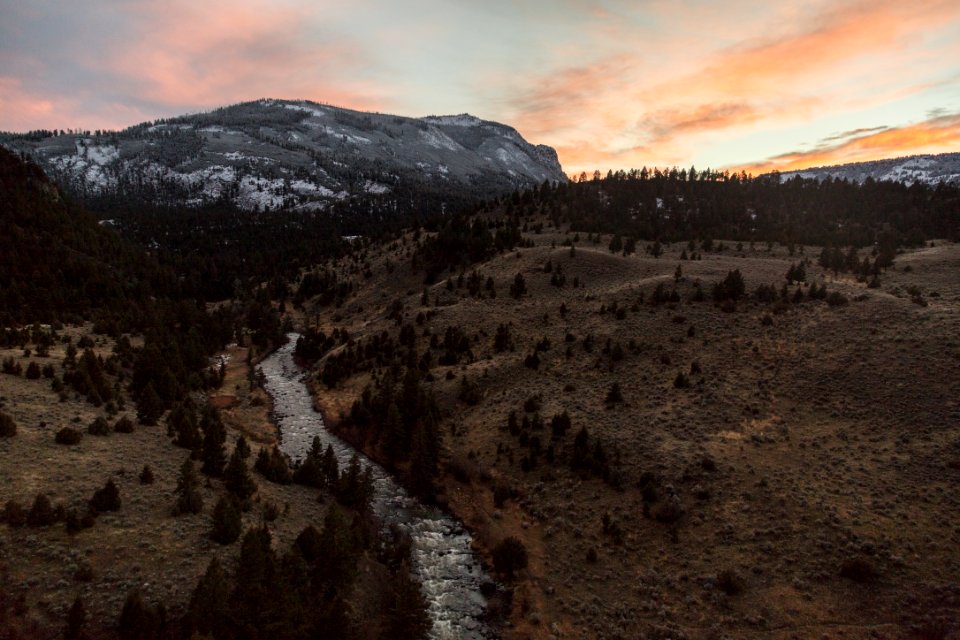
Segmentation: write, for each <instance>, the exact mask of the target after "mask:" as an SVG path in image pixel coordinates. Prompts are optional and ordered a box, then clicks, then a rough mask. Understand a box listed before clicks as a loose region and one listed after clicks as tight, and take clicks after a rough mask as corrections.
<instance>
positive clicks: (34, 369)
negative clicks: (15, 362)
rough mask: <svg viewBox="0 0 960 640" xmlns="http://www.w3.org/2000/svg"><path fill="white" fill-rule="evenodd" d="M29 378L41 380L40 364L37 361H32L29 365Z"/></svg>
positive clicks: (27, 375)
mask: <svg viewBox="0 0 960 640" xmlns="http://www.w3.org/2000/svg"><path fill="white" fill-rule="evenodd" d="M26 377H27V380H39V379H40V365H39V364H37V362H36V361H32V362H31V363H30V364H29V365H27V373H26Z"/></svg>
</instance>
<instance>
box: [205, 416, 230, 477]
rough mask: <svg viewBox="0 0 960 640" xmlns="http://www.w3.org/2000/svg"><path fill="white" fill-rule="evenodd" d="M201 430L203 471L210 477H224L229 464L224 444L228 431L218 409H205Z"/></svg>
mask: <svg viewBox="0 0 960 640" xmlns="http://www.w3.org/2000/svg"><path fill="white" fill-rule="evenodd" d="M200 429H201V430H202V431H203V449H202V453H201V457H202V459H203V466H202V467H201V471H203V473H205V474H206V475H208V476H213V477H214V478H219V477H220V476H221V475H223V468H224V466H226V464H227V452H226V449H225V448H224V443H225V442H226V441H227V430H226V429H225V428H224V426H223V422H222V421H221V420H220V412H219V411H217V409H216V407H214V406H212V405H207V406H206V407H204V409H203V417H202V418H201V420H200Z"/></svg>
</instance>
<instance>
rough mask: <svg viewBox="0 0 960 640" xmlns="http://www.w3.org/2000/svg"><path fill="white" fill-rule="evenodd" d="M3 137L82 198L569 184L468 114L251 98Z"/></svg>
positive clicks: (462, 190)
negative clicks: (116, 128)
mask: <svg viewBox="0 0 960 640" xmlns="http://www.w3.org/2000/svg"><path fill="white" fill-rule="evenodd" d="M55 133H56V132H52V131H41V132H32V133H30V134H0V143H3V144H4V145H5V146H7V147H9V148H12V149H14V150H17V151H22V152H25V153H28V154H29V155H31V156H32V157H33V158H34V159H35V160H36V161H37V162H38V163H40V165H41V166H42V167H43V168H44V170H45V171H46V172H47V173H48V174H49V175H50V176H51V177H52V178H53V179H54V180H56V181H57V182H58V183H59V184H60V185H62V186H63V187H64V188H66V189H68V190H69V191H71V192H73V193H75V194H78V195H79V196H81V197H84V198H108V199H111V200H112V201H115V200H116V199H117V198H119V199H122V200H124V201H132V202H134V203H136V202H137V201H138V200H139V201H143V202H150V203H154V204H163V205H171V206H187V207H201V206H205V205H210V204H223V203H227V204H230V205H233V206H235V207H237V208H239V209H245V210H258V211H272V210H280V209H283V210H306V211H316V210H324V209H326V208H327V207H328V206H329V205H331V204H334V203H339V202H344V201H349V200H351V199H354V198H358V197H359V198H365V199H370V198H374V199H377V198H379V199H380V200H390V199H392V198H395V199H403V198H404V197H405V196H404V194H405V193H408V192H409V191H410V190H411V189H413V190H418V191H424V190H427V191H433V192H437V193H439V194H440V196H442V195H443V194H444V193H450V194H454V193H455V194H456V195H457V196H458V197H461V198H462V197H464V196H465V195H467V196H469V195H473V196H475V197H476V199H480V198H486V197H490V196H492V195H497V194H500V193H505V192H509V191H512V190H514V189H519V188H525V187H529V186H532V185H536V184H541V183H543V182H544V181H551V182H554V181H565V180H566V177H565V175H564V173H563V169H562V168H561V166H560V162H559V161H558V159H557V153H556V151H555V150H554V149H552V148H551V147H548V146H545V145H533V144H530V143H529V142H527V141H526V140H524V139H523V137H522V136H521V135H520V134H519V133H518V132H517V131H516V130H515V129H514V128H512V127H510V126H507V125H504V124H500V123H497V122H490V121H486V120H481V119H480V118H476V117H474V116H471V115H469V114H461V115H455V116H428V117H425V118H407V117H401V116H394V115H387V114H379V113H364V112H360V111H352V110H350V109H343V108H339V107H333V106H328V105H323V104H318V103H315V102H310V101H306V100H269V99H263V100H256V101H253V102H245V103H241V104H236V105H232V106H228V107H223V108H219V109H214V110H213V111H209V112H205V113H197V114H191V115H184V116H180V117H176V118H170V119H165V120H157V121H154V122H148V123H143V124H139V125H136V126H133V127H130V128H128V129H125V130H123V131H120V132H103V133H99V134H97V133H94V134H92V135H90V134H89V132H87V133H86V134H77V133H70V134H64V135H55Z"/></svg>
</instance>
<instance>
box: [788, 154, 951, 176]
mask: <svg viewBox="0 0 960 640" xmlns="http://www.w3.org/2000/svg"><path fill="white" fill-rule="evenodd" d="M796 176H800V177H801V178H816V179H817V180H823V179H825V178H843V179H847V180H851V181H855V182H863V181H864V180H866V179H867V178H873V179H874V180H878V181H879V180H892V181H896V182H903V183H906V184H912V183H913V182H918V181H919V182H923V183H926V184H936V183H938V182H960V153H941V154H937V155H922V156H907V157H905V158H890V159H887V160H874V161H872V162H853V163H850V164H840V165H834V166H829V167H814V168H812V169H804V170H802V171H786V172H784V173H781V174H780V179H781V180H790V179H792V178H794V177H796Z"/></svg>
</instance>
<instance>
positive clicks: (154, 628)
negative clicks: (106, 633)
mask: <svg viewBox="0 0 960 640" xmlns="http://www.w3.org/2000/svg"><path fill="white" fill-rule="evenodd" d="M161 625H162V619H161V616H160V613H159V612H158V611H157V610H156V609H154V608H153V607H150V606H147V605H146V604H144V602H143V598H141V597H140V592H139V591H133V592H131V593H130V595H128V596H127V599H126V601H125V602H124V603H123V611H121V612H120V622H119V624H118V625H117V626H118V631H119V633H120V640H154V639H155V638H158V637H160V631H161Z"/></svg>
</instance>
